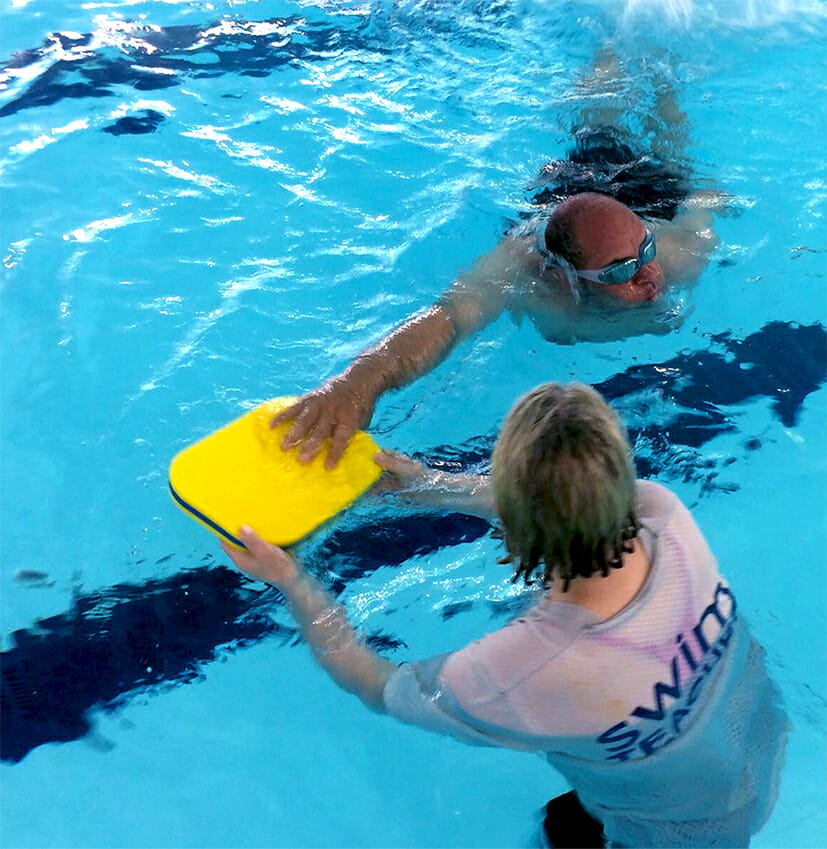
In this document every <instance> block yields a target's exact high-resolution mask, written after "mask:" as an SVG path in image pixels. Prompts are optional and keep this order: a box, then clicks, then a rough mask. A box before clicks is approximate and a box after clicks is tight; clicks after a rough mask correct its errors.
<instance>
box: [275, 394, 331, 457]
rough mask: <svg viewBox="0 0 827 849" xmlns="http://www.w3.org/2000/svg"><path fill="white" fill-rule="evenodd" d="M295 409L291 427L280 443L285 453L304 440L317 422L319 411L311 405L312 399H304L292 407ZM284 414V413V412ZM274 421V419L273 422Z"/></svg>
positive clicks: (316, 406)
mask: <svg viewBox="0 0 827 849" xmlns="http://www.w3.org/2000/svg"><path fill="white" fill-rule="evenodd" d="M294 406H295V407H296V408H297V409H296V412H295V413H294V415H293V416H292V418H293V427H291V428H290V430H288V431H287V433H286V434H285V435H284V439H282V441H281V447H282V448H283V449H284V450H285V451H291V450H292V449H293V448H295V447H296V446H297V445H301V443H302V442H303V441H304V440H305V439H306V437H307V435H308V434H309V433H310V432H311V431H312V430H313V429H314V428H315V427H316V423H317V422H318V420H319V416H320V414H321V412H322V411H321V410H320V409H319V406H318V405H317V404H314V403H313V399H309V398H308V399H306V400H304V401H300V402H299V403H298V404H296V405H294ZM285 412H286V411H285ZM273 421H275V419H274V420H273Z"/></svg>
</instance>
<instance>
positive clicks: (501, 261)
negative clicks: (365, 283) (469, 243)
mask: <svg viewBox="0 0 827 849" xmlns="http://www.w3.org/2000/svg"><path fill="white" fill-rule="evenodd" d="M521 261H523V260H522V258H521V256H520V254H519V252H518V247H517V243H516V241H515V240H514V239H509V238H506V239H504V240H503V241H502V242H500V244H499V245H498V246H497V247H495V248H494V249H493V250H492V251H490V252H489V253H488V254H486V255H485V256H484V257H482V258H481V259H480V260H478V261H477V263H475V265H474V267H473V268H472V269H471V271H469V272H468V273H465V274H462V275H460V276H459V277H458V278H457V280H456V281H455V282H454V284H453V285H452V286H451V288H450V289H448V290H447V291H446V292H445V293H444V294H443V295H442V297H441V298H440V299H439V301H437V303H435V304H434V305H433V306H432V307H430V308H429V309H427V310H425V311H424V312H422V313H420V314H419V315H416V316H414V317H412V318H410V319H408V321H406V322H405V323H404V324H403V325H402V326H401V327H398V328H397V329H396V330H394V331H392V332H391V333H390V334H389V335H388V336H386V337H385V338H384V339H383V340H382V341H381V342H379V343H378V344H376V345H374V346H373V347H371V348H368V349H367V350H366V351H364V352H363V353H362V354H360V355H359V356H358V357H356V359H355V360H354V361H353V362H352V363H351V364H350V365H349V366H348V367H347V368H346V369H345V370H344V371H343V372H342V373H341V374H338V375H336V376H335V377H332V378H330V379H329V380H327V381H325V383H323V384H322V385H321V386H320V387H319V388H318V389H315V390H313V391H312V392H308V393H307V394H306V395H304V396H302V397H301V398H300V399H299V400H298V401H297V402H296V403H295V404H294V405H293V406H291V407H288V408H287V409H286V410H284V411H283V412H281V413H280V414H279V415H278V416H276V417H275V418H274V419H273V424H274V425H276V424H280V423H282V422H285V421H291V420H292V421H293V422H294V424H293V426H292V427H291V428H290V430H289V431H288V433H287V435H286V436H285V438H284V441H283V443H282V445H283V447H284V448H285V449H286V450H290V449H292V448H296V447H297V446H300V448H299V459H300V460H301V461H302V462H307V461H309V460H311V459H312V458H313V457H315V456H316V454H318V453H319V451H320V450H321V449H322V448H323V447H324V444H325V442H326V440H328V439H330V450H329V452H328V456H327V466H328V468H333V467H334V466H335V465H336V464H337V463H338V462H339V460H340V459H341V456H342V454H343V453H344V450H345V448H346V447H347V444H348V442H349V441H350V437H351V436H353V434H354V432H355V431H356V430H357V429H358V428H360V427H367V425H368V424H369V423H370V419H371V416H372V415H373V409H374V406H375V404H376V401H377V399H378V398H379V396H380V395H382V393H384V392H387V391H388V390H389V389H399V388H401V387H403V386H405V385H406V384H408V383H410V382H411V381H413V380H415V379H416V378H418V377H420V376H421V375H423V374H425V373H426V372H428V371H430V370H431V369H433V368H435V367H436V366H437V365H438V364H439V363H440V362H442V360H443V359H444V358H445V357H446V356H447V355H448V353H449V352H450V351H451V349H452V348H453V347H454V346H455V345H456V344H457V343H458V342H460V341H461V340H462V339H465V338H466V337H467V336H470V335H472V334H473V333H476V332H477V331H478V330H480V329H481V328H482V327H484V326H485V325H487V324H488V323H489V322H491V321H493V320H494V319H495V318H496V317H497V316H498V315H499V314H500V313H501V312H502V311H503V309H504V308H505V305H506V302H507V281H508V279H509V272H510V271H511V270H512V269H513V267H514V265H515V264H516V263H519V262H521Z"/></svg>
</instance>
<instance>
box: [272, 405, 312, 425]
mask: <svg viewBox="0 0 827 849" xmlns="http://www.w3.org/2000/svg"><path fill="white" fill-rule="evenodd" d="M303 409H304V399H303V398H299V400H298V401H296V402H295V403H293V404H291V405H290V406H289V407H285V408H284V409H283V410H282V411H281V412H280V413H276V415H275V416H273V418H272V419H270V427H276V426H277V425H280V424H284V422H289V421H290V420H291V419H295V418H296V416H297V415H298V414H299V413H300V412H301V411H302V410H303Z"/></svg>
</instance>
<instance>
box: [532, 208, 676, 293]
mask: <svg viewBox="0 0 827 849" xmlns="http://www.w3.org/2000/svg"><path fill="white" fill-rule="evenodd" d="M645 237H646V226H645V224H644V223H643V221H642V220H641V219H640V218H639V217H638V216H637V215H635V213H634V212H632V210H631V209H629V207H628V206H626V205H625V204H622V203H620V201H617V200H615V199H614V198H612V197H609V196H608V195H601V194H596V193H594V192H583V193H581V194H577V195H573V196H572V197H570V198H568V199H567V200H565V201H563V203H561V204H560V205H559V206H558V207H557V208H556V209H555V210H554V212H552V214H551V215H550V216H549V220H548V223H547V225H546V230H545V243H546V248H547V249H548V250H549V251H550V252H551V253H553V254H556V255H557V256H560V257H562V258H563V259H564V260H566V262H568V263H570V264H571V265H572V266H573V267H574V269H575V271H578V270H592V269H600V268H604V267H605V266H608V265H610V264H611V263H613V262H617V261H619V260H623V259H629V258H634V257H637V256H638V252H639V250H640V246H641V243H642V241H643V239H644V238H645ZM584 283H585V281H584ZM663 283H664V281H663V271H662V270H661V267H660V265H659V264H658V262H657V261H655V260H653V261H651V262H648V263H646V264H645V265H644V266H643V267H641V268H640V269H639V270H638V271H637V273H636V274H635V275H634V276H633V277H632V278H631V279H630V280H628V281H627V282H625V283H620V284H617V285H612V286H601V285H600V284H597V285H598V286H599V288H600V289H601V290H603V291H604V292H606V293H607V294H610V295H613V296H615V297H617V298H619V299H620V300H623V301H629V302H634V303H637V302H642V301H651V300H654V299H655V298H656V297H657V296H658V295H659V294H660V292H661V290H662V289H663Z"/></svg>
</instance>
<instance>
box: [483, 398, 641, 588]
mask: <svg viewBox="0 0 827 849" xmlns="http://www.w3.org/2000/svg"><path fill="white" fill-rule="evenodd" d="M492 475H493V482H494V494H495V498H496V503H497V511H498V512H499V514H500V518H501V519H502V522H503V527H504V530H505V541H506V545H507V547H508V553H509V556H508V557H507V558H506V560H505V562H510V561H513V560H516V561H517V563H518V566H517V569H516V572H515V574H514V580H515V581H516V580H517V579H519V578H520V577H521V576H522V578H523V579H524V580H525V582H526V583H527V584H530V583H531V582H532V574H533V573H534V571H535V570H536V569H537V568H538V566H539V564H540V561H542V562H543V580H544V581H545V582H546V583H550V582H551V580H552V578H553V577H554V575H555V574H557V576H558V577H559V578H561V579H562V581H563V589H564V590H566V589H568V586H569V582H570V581H571V579H572V578H574V577H575V576H582V577H589V576H590V575H592V574H594V573H595V572H600V573H601V574H602V575H608V574H609V569H610V568H612V567H614V568H617V567H619V566H620V565H621V563H622V555H623V552H624V551H625V550H628V547H627V546H626V545H625V544H626V543H627V542H628V541H629V540H631V539H633V538H634V537H635V536H636V535H637V532H638V530H639V527H638V524H637V517H636V514H635V470H634V464H633V462H632V453H631V449H630V447H629V442H628V438H627V436H626V429H625V427H624V426H623V424H622V423H621V422H620V420H619V419H618V418H617V417H616V416H615V414H614V413H613V412H612V410H611V408H610V407H609V405H608V404H607V403H606V402H605V401H604V400H603V398H601V396H600V395H598V393H597V392H595V391H594V390H593V389H591V388H590V387H588V386H586V385H584V384H582V383H570V384H568V385H566V386H564V385H562V384H559V383H544V384H542V385H541V386H538V387H536V388H535V389H533V390H532V391H531V392H529V393H528V394H526V395H524V396H523V397H522V398H520V400H519V401H517V403H516V404H515V405H514V407H513V408H512V409H511V411H510V412H509V414H508V416H507V418H506V420H505V424H504V425H503V428H502V431H501V432H500V436H499V439H498V440H497V445H496V447H495V448H494V456H493V460H492Z"/></svg>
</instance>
